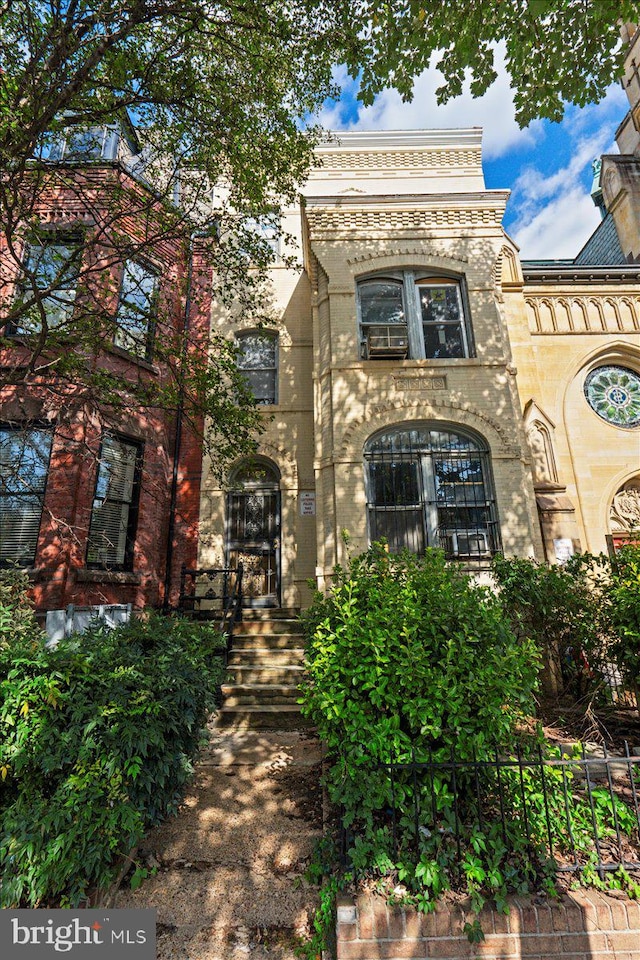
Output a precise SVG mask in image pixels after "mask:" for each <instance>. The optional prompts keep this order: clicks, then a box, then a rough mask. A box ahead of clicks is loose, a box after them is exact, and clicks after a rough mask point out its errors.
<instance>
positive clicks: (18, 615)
mask: <svg viewBox="0 0 640 960" xmlns="http://www.w3.org/2000/svg"><path fill="white" fill-rule="evenodd" d="M28 589H29V578H28V576H27V574H26V573H23V572H22V571H20V570H1V571H0V651H3V650H5V649H7V648H8V647H11V648H13V649H15V648H16V647H18V646H20V645H23V644H27V645H31V644H36V645H39V644H40V643H41V642H42V638H43V633H42V630H41V629H40V627H39V626H38V622H37V620H36V615H35V613H34V610H33V605H32V603H31V601H30V600H29V598H28V596H27V590H28Z"/></svg>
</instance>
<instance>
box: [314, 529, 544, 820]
mask: <svg viewBox="0 0 640 960" xmlns="http://www.w3.org/2000/svg"><path fill="white" fill-rule="evenodd" d="M305 624H306V631H307V644H308V646H307V670H308V675H309V679H308V681H307V682H306V685H305V686H304V702H303V707H302V709H303V712H304V713H305V714H306V715H307V716H308V717H310V718H311V719H312V720H313V722H314V723H315V724H317V727H318V733H319V735H320V737H321V738H322V739H324V740H325V741H326V742H327V744H328V747H329V751H330V752H331V753H332V754H333V756H334V757H335V758H336V763H335V766H334V768H333V770H332V773H331V781H330V791H331V796H332V799H333V800H334V801H336V802H340V803H343V804H345V807H346V813H347V821H349V820H351V819H356V818H357V819H362V818H364V819H366V820H368V822H369V823H371V822H372V821H371V811H373V810H376V809H379V808H380V805H381V804H382V805H384V801H385V796H386V794H387V792H388V784H387V783H386V781H384V779H383V778H380V777H379V776H378V774H377V772H376V771H375V769H373V768H372V764H375V762H377V761H386V760H388V759H389V757H394V758H395V759H396V760H398V761H402V760H408V759H410V758H411V756H412V751H414V752H415V755H416V756H417V757H420V756H423V757H424V756H425V755H426V751H431V752H432V753H433V755H434V756H436V757H446V756H447V755H448V752H449V751H450V750H451V748H453V747H455V749H456V752H457V754H458V756H459V757H460V758H461V759H470V758H471V757H472V756H474V755H475V756H477V757H483V756H485V755H486V751H487V749H488V744H489V743H490V742H492V741H493V740H498V741H500V742H503V741H504V740H509V738H510V737H511V736H512V735H513V732H514V729H515V726H516V724H517V723H518V721H519V720H520V719H521V718H522V717H523V715H527V714H531V713H532V712H533V695H534V691H535V688H536V676H537V672H538V658H537V653H536V649H535V647H534V645H533V644H532V643H531V642H530V641H529V640H527V639H523V640H517V639H516V637H515V636H514V634H513V633H512V632H511V629H510V627H509V626H508V624H507V622H506V621H505V619H504V617H503V616H502V612H501V609H500V605H499V603H498V602H497V600H496V598H495V597H494V596H493V595H492V594H491V593H490V592H489V591H488V590H486V589H484V588H482V587H479V586H476V585H474V584H473V583H472V582H471V581H470V580H469V578H468V577H466V576H465V575H464V574H463V573H461V572H460V571H459V569H458V568H457V567H455V566H453V565H449V564H447V563H446V561H445V559H444V554H443V553H442V552H441V551H437V550H429V551H427V553H426V555H425V556H424V557H421V558H418V557H414V556H412V555H410V554H401V555H399V556H390V555H389V554H388V553H387V552H386V550H385V548H384V545H381V544H374V545H373V546H372V547H371V548H370V549H369V550H368V551H367V553H365V554H363V555H362V556H360V557H357V558H356V559H354V560H352V561H351V562H350V564H349V567H348V569H346V570H337V571H336V575H335V580H334V584H333V588H332V590H331V592H330V594H329V596H327V597H326V598H323V597H320V596H318V597H317V598H316V600H315V602H314V604H313V606H312V607H311V609H310V611H309V612H308V614H307V615H306V618H305Z"/></svg>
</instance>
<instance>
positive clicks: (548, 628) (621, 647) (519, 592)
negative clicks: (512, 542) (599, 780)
mask: <svg viewBox="0 0 640 960" xmlns="http://www.w3.org/2000/svg"><path fill="white" fill-rule="evenodd" d="M493 572H494V575H495V577H496V581H497V583H498V586H499V591H500V600H501V603H502V606H503V609H504V613H505V616H506V617H508V619H509V620H510V622H511V624H512V627H513V629H514V631H515V632H516V633H517V634H518V635H519V636H521V637H527V638H529V639H530V640H533V641H534V643H535V644H536V646H537V648H538V650H539V651H540V654H541V656H542V660H543V663H544V667H545V675H544V677H543V679H544V682H545V687H546V689H547V692H548V693H552V694H562V693H569V694H571V695H573V696H574V697H578V698H579V697H581V696H583V695H584V694H585V693H587V692H588V693H590V694H591V695H596V696H599V697H600V698H602V699H607V698H610V695H611V691H610V687H609V686H608V685H607V684H606V683H605V682H604V681H603V679H602V678H603V674H604V673H605V672H608V670H610V665H611V664H613V665H615V666H616V667H618V669H619V670H620V673H621V675H622V677H623V678H624V680H625V682H626V683H627V684H628V685H630V686H632V687H634V686H635V687H637V685H638V683H639V682H640V547H639V546H635V545H631V544H630V545H627V546H624V547H622V548H621V550H620V551H619V553H618V554H616V556H615V558H614V559H611V558H609V557H607V556H604V555H603V554H600V555H598V556H594V555H592V554H578V555H576V556H575V557H572V558H571V559H570V560H569V561H568V562H567V563H566V564H564V565H555V566H548V565H547V564H545V563H537V562H536V561H535V560H528V559H524V558H520V557H509V558H508V559H507V558H505V557H500V556H498V557H496V558H495V559H494V562H493Z"/></svg>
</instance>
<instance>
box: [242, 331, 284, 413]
mask: <svg viewBox="0 0 640 960" xmlns="http://www.w3.org/2000/svg"><path fill="white" fill-rule="evenodd" d="M237 340H238V347H239V349H240V356H239V357H238V369H239V370H241V371H242V373H243V374H244V376H245V377H246V379H247V383H248V385H249V389H250V390H251V392H252V393H253V396H254V397H255V399H256V402H257V403H260V404H265V405H267V406H269V405H271V404H274V403H277V402H278V335H277V334H276V333H269V332H262V331H259V332H256V331H249V332H248V333H239V334H238V335H237Z"/></svg>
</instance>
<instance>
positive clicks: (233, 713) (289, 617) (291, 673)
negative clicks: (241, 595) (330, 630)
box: [217, 608, 306, 730]
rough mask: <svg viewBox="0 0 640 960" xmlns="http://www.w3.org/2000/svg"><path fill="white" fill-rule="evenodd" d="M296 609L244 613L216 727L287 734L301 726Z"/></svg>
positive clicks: (300, 654)
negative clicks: (273, 731)
mask: <svg viewBox="0 0 640 960" xmlns="http://www.w3.org/2000/svg"><path fill="white" fill-rule="evenodd" d="M297 614H298V611H297V610H292V609H284V608H281V609H271V608H269V609H264V610H244V611H243V619H242V621H241V622H240V623H237V624H236V626H235V629H234V631H233V643H232V647H231V653H230V654H229V661H228V663H227V682H226V683H224V684H223V686H222V695H223V703H222V709H221V710H220V712H219V714H218V720H217V726H218V727H236V728H238V727H239V728H243V727H244V728H260V729H271V730H289V729H292V728H296V727H300V726H306V723H305V721H304V720H303V719H302V717H301V715H300V707H299V705H298V704H297V703H296V701H297V699H298V696H299V694H298V689H297V687H298V684H299V683H300V681H301V680H302V676H303V673H304V665H303V664H304V643H303V639H302V630H301V628H300V624H299V622H298V620H297Z"/></svg>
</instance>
